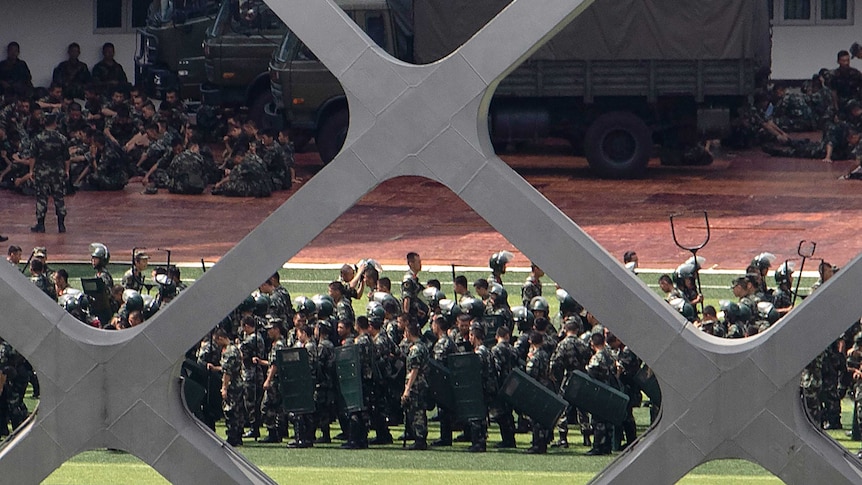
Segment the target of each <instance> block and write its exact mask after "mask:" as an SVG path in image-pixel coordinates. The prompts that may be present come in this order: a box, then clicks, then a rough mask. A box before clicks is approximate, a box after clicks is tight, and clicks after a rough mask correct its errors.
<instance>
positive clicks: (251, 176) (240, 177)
mask: <svg viewBox="0 0 862 485" xmlns="http://www.w3.org/2000/svg"><path fill="white" fill-rule="evenodd" d="M213 193H214V194H216V195H219V194H220V195H226V196H228V197H269V196H270V195H271V194H272V187H271V186H270V181H269V176H268V175H267V173H266V167H264V165H263V162H262V161H261V159H260V157H258V156H257V155H254V154H252V153H249V154H246V156H245V158H243V160H242V163H240V164H239V165H236V166H234V168H233V169H232V170H231V171H230V176H229V178H228V181H227V182H225V183H224V184H223V185H222V186H221V187H219V188H218V189H214V190H213Z"/></svg>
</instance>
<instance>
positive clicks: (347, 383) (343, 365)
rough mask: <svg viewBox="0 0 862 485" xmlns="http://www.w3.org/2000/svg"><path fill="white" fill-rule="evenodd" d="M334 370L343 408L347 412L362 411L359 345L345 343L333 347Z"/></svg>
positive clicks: (363, 402) (363, 403)
mask: <svg viewBox="0 0 862 485" xmlns="http://www.w3.org/2000/svg"><path fill="white" fill-rule="evenodd" d="M335 372H336V373H337V374H338V389H339V392H340V394H341V398H342V403H343V405H344V406H343V410H344V411H345V412H348V413H355V412H357V411H362V410H363V409H364V408H365V401H364V399H363V395H362V369H361V366H360V363H359V346H358V345H346V346H344V347H338V348H336V349H335Z"/></svg>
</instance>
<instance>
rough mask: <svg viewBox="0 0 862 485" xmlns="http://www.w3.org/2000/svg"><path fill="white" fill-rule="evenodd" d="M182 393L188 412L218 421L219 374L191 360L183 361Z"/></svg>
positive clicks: (219, 410)
mask: <svg viewBox="0 0 862 485" xmlns="http://www.w3.org/2000/svg"><path fill="white" fill-rule="evenodd" d="M182 374H183V376H185V379H184V381H183V392H184V394H185V397H186V405H187V406H188V407H189V410H191V411H192V412H194V413H195V414H197V413H198V412H202V413H203V414H205V415H207V416H210V417H212V418H213V419H219V418H221V416H222V409H221V404H222V400H221V374H220V373H218V372H216V371H211V370H208V369H207V368H206V367H204V366H202V365H200V364H198V363H197V361H195V360H192V359H186V360H185V361H183V367H182Z"/></svg>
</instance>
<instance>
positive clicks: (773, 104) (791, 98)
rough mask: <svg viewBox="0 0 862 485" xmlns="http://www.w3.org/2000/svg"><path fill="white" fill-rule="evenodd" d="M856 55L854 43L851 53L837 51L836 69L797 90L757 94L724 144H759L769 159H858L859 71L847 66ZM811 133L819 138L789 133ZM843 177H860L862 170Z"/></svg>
mask: <svg viewBox="0 0 862 485" xmlns="http://www.w3.org/2000/svg"><path fill="white" fill-rule="evenodd" d="M860 55H862V48H860V47H859V46H858V45H856V44H854V46H853V48H852V49H851V52H848V51H845V50H842V51H840V52H838V55H837V62H838V67H836V68H835V69H825V68H824V69H821V70H820V71H819V72H818V73H816V74H814V75H813V76H812V78H811V80H809V81H807V82H806V83H805V84H804V85H803V86H802V89H801V90H800V91H799V92H795V91H791V90H789V89H788V87H787V86H786V85H785V84H783V83H780V82H779V83H775V84H774V85H773V88H772V90H771V91H770V92H762V93H758V94H757V96H755V99H754V103H753V105H751V106H749V107H747V108H745V109H743V111H742V112H741V113H740V116H739V117H738V118H737V121H736V124H735V130H734V133H733V135H732V136H731V137H730V139H728V140H727V141H728V142H729V144H730V145H731V146H741V147H747V146H751V145H761V146H762V148H763V150H764V151H765V152H767V153H769V154H771V155H774V156H781V157H796V158H813V159H820V160H823V161H825V162H832V161H835V160H853V159H855V160H857V161H862V145H860V133H862V73H860V71H858V70H857V69H855V68H853V67H851V66H850V60H851V59H852V58H853V57H859V56H860ZM811 131H819V132H821V133H822V136H821V138H820V140H809V139H794V138H793V137H791V136H790V135H788V133H794V132H796V133H799V132H811ZM842 178H854V179H855V178H862V171H860V170H854V171H853V172H851V173H850V174H848V175H846V176H844V177H842Z"/></svg>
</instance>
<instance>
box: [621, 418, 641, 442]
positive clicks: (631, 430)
mask: <svg viewBox="0 0 862 485" xmlns="http://www.w3.org/2000/svg"><path fill="white" fill-rule="evenodd" d="M623 433H624V434H625V435H626V445H625V446H628V445H629V444H631V442H632V441H634V440H636V439H637V437H638V429H637V424H635V421H634V420H633V419H629V420H626V421H623ZM622 449H625V447H622Z"/></svg>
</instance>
